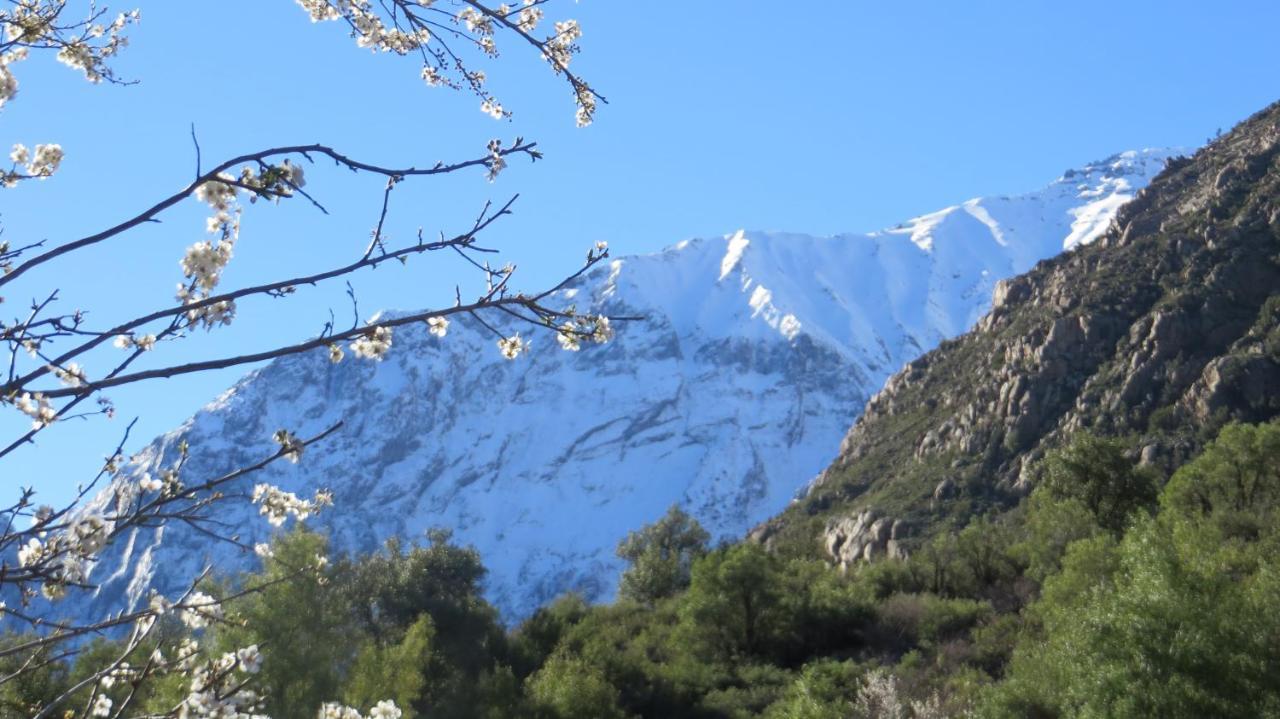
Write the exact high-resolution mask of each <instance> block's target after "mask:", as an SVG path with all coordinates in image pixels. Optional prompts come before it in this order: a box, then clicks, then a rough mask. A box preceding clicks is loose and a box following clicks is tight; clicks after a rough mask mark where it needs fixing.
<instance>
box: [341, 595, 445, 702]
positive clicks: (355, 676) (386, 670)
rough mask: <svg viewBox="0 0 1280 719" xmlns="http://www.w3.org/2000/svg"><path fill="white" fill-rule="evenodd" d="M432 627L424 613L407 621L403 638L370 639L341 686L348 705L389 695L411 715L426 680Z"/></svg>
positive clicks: (376, 699) (433, 633) (389, 697)
mask: <svg viewBox="0 0 1280 719" xmlns="http://www.w3.org/2000/svg"><path fill="white" fill-rule="evenodd" d="M434 635H435V627H434V626H433V625H432V623H431V616H430V615H427V614H424V615H422V616H421V617H419V618H418V620H417V621H415V622H414V623H413V624H411V625H409V629H408V631H406V632H405V634H404V638H403V639H401V640H400V641H399V642H397V643H395V644H392V645H389V646H387V645H382V644H379V643H378V642H377V641H376V640H372V639H370V640H369V641H367V642H366V643H365V646H364V647H363V648H362V649H361V650H360V653H359V654H358V655H357V656H356V660H355V664H353V665H352V667H351V671H350V674H349V675H348V677H347V681H346V686H345V688H344V690H343V693H342V694H343V701H345V702H346V703H347V704H348V705H350V706H357V707H364V706H373V705H375V704H377V703H378V702H379V701H382V700H384V699H392V700H394V701H395V703H396V706H398V707H400V708H401V709H402V710H404V712H405V714H404V719H413V716H414V711H413V706H414V705H415V704H416V703H417V702H418V700H419V699H420V698H421V696H422V690H423V687H424V685H425V684H426V679H425V678H424V677H423V674H422V672H423V670H424V669H425V668H426V667H427V666H428V664H429V663H430V661H431V638H432V637H433V636H434Z"/></svg>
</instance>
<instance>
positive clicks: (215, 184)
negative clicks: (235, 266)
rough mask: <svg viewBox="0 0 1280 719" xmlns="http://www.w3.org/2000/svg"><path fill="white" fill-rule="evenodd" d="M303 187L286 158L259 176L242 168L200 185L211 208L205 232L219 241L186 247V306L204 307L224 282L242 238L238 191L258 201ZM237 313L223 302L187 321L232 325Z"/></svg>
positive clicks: (196, 310)
mask: <svg viewBox="0 0 1280 719" xmlns="http://www.w3.org/2000/svg"><path fill="white" fill-rule="evenodd" d="M305 184H306V178H305V175H304V172H303V169H302V167H301V166H300V165H295V164H293V163H291V162H289V161H288V160H285V161H284V162H283V163H281V164H279V165H265V166H264V167H263V168H262V171H261V172H258V171H256V170H254V169H253V168H252V167H244V168H242V169H241V170H240V176H239V177H234V176H232V175H230V174H227V173H221V174H219V175H218V179H215V180H208V181H207V182H203V183H201V184H200V186H199V187H197V188H196V189H195V197H196V199H198V200H200V201H201V202H204V203H205V204H207V205H209V207H210V209H212V210H213V214H212V215H210V216H209V218H208V220H207V221H206V223H205V229H206V231H208V232H209V233H210V234H213V235H217V236H218V237H217V239H216V240H215V241H210V240H202V241H200V242H197V243H195V244H193V245H191V246H190V247H188V248H187V251H186V253H185V254H184V255H183V257H182V261H181V266H182V274H183V275H184V276H185V277H186V278H187V280H188V282H187V283H184V284H179V285H178V300H179V301H181V302H182V303H183V304H186V305H193V304H197V303H200V302H202V301H203V300H205V299H207V298H209V297H210V296H211V295H212V294H213V291H214V289H215V288H217V286H218V283H219V282H220V281H221V280H222V271H223V270H224V269H225V268H226V266H227V263H228V262H230V261H231V256H232V253H233V251H234V250H235V243H236V240H237V239H238V238H239V236H240V207H239V206H238V204H237V199H238V194H237V189H238V188H245V189H246V190H248V191H249V192H250V193H251V194H250V196H249V201H250V202H256V201H257V199H258V198H259V197H270V198H274V199H279V198H281V197H292V196H293V194H294V193H295V192H296V191H298V190H300V189H301V188H302V187H303V185H305ZM235 313H236V305H235V302H233V301H231V300H221V301H219V302H214V303H210V304H201V305H200V306H198V307H193V308H191V309H190V310H189V311H188V312H187V320H188V321H189V322H191V324H193V325H197V324H198V325H203V326H204V327H205V328H206V329H207V328H212V327H215V326H217V325H227V324H231V321H232V320H233V319H235Z"/></svg>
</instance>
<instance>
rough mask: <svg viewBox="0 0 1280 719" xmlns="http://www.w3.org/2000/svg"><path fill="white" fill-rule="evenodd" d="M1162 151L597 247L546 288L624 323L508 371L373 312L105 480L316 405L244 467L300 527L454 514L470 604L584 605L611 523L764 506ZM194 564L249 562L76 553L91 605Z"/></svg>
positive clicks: (1155, 162)
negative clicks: (469, 580) (372, 328)
mask: <svg viewBox="0 0 1280 719" xmlns="http://www.w3.org/2000/svg"><path fill="white" fill-rule="evenodd" d="M1167 155H1168V153H1165V152H1161V151H1144V152H1130V153H1125V154H1123V155H1119V156H1115V157H1112V158H1108V159H1107V160H1105V161H1103V162H1099V163H1094V164H1092V165H1089V166H1088V167H1085V168H1082V169H1080V170H1077V171H1074V172H1072V173H1070V174H1071V177H1070V178H1066V177H1064V178H1063V179H1061V180H1059V181H1057V182H1055V183H1053V184H1052V185H1050V186H1049V187H1048V188H1046V189H1044V190H1043V191H1040V192H1037V193H1032V194H1029V195H1024V196H1019V197H998V198H989V199H978V200H970V201H968V202H965V203H963V204H962V205H958V206H955V207H950V208H947V209H945V210H942V211H940V212H936V213H932V214H930V215H926V216H924V217H920V218H916V219H915V220H911V221H909V222H907V223H904V224H902V225H900V226H898V227H895V228H892V229H890V230H886V231H883V232H877V233H872V234H870V235H844V236H839V237H809V236H804V235H788V234H769V233H741V232H740V233H736V234H733V235H730V236H726V237H720V238H707V239H701V240H692V241H687V242H682V243H680V244H678V245H676V246H675V247H672V248H670V249H668V250H666V251H664V252H662V253H658V254H654V255H649V256H643V257H629V258H622V259H618V260H615V261H613V262H612V263H611V264H610V265H609V266H608V267H601V268H599V269H598V271H596V272H594V273H593V274H591V275H589V276H588V277H585V278H583V279H582V281H581V282H579V283H578V284H577V285H576V286H574V287H572V288H569V289H568V290H566V291H565V292H564V293H563V294H562V295H561V296H560V298H559V299H560V300H562V301H563V302H564V303H565V304H569V303H573V304H576V305H577V307H578V309H580V310H582V311H591V312H605V313H609V314H619V315H637V316H643V317H644V318H645V319H644V320H643V321H640V322H634V323H629V324H626V325H624V326H620V327H618V328H617V339H616V340H615V341H614V342H613V343H611V344H609V345H605V346H589V347H584V348H583V350H582V351H581V352H578V353H569V352H562V351H560V350H559V349H557V348H556V346H555V341H554V339H553V338H552V337H550V336H549V335H546V334H541V335H539V334H534V335H533V343H534V349H533V351H532V352H531V353H530V354H529V355H528V356H524V357H521V358H519V359H518V360H516V361H514V362H509V361H506V360H503V359H502V358H501V357H499V356H498V353H497V351H496V349H495V347H494V345H493V339H492V338H491V337H489V336H488V335H487V334H485V333H483V332H479V331H477V328H476V327H474V326H471V325H469V324H468V323H466V322H462V321H459V322H456V323H454V325H453V326H451V328H450V330H449V334H448V336H447V337H446V338H445V339H443V340H440V339H437V338H434V337H431V336H430V335H428V334H427V332H426V330H425V328H421V327H405V328H401V329H397V330H396V332H395V336H394V344H393V347H392V351H391V353H390V354H389V355H388V357H387V359H386V360H385V361H384V362H380V363H369V362H360V361H353V360H350V359H349V360H347V361H344V362H343V363H341V364H338V365H333V364H331V363H330V362H329V361H328V359H327V358H326V357H325V354H324V353H323V352H321V353H316V354H315V355H308V356H299V357H294V358H289V359H286V360H281V361H278V362H275V363H272V364H270V365H268V366H266V367H264V368H262V369H260V370H258V371H256V372H254V373H253V374H251V375H249V376H248V377H246V378H245V379H244V380H243V381H242V382H240V383H239V384H238V385H236V386H235V387H234V388H232V389H231V390H229V391H228V392H227V393H226V394H225V395H224V396H223V397H221V398H219V399H218V400H217V401H216V402H214V403H213V404H211V405H209V406H208V407H206V408H205V409H203V410H202V411H200V412H199V413H198V414H196V415H195V416H194V417H193V418H192V419H191V420H190V421H189V422H187V423H186V424H185V425H184V426H182V427H180V428H178V429H177V430H175V431H174V432H172V433H170V434H168V435H165V436H163V437H161V438H158V439H157V440H155V441H154V442H153V443H152V444H151V445H150V446H148V447H147V448H146V449H145V450H143V451H142V452H141V453H140V454H139V457H138V460H137V462H136V463H135V464H134V465H133V466H132V467H131V468H130V471H129V473H127V474H126V476H125V477H124V478H123V479H122V480H121V481H122V482H133V481H136V478H137V476H138V475H140V474H141V473H142V472H153V473H154V472H155V471H156V468H157V467H158V466H160V465H161V464H165V463H167V462H169V461H171V460H172V458H173V457H174V454H175V452H176V451H177V449H176V448H177V447H178V446H179V444H180V443H181V442H183V441H186V442H189V443H190V447H191V460H190V461H189V462H188V463H187V465H186V468H185V470H184V474H185V476H186V477H187V478H188V480H189V481H199V479H200V478H201V477H206V476H217V475H220V474H222V473H224V472H226V471H228V470H230V469H232V468H235V467H239V466H242V465H244V464H247V463H250V462H252V461H255V460H256V459H258V458H260V457H261V456H264V455H265V454H269V453H270V452H271V451H273V450H274V446H273V445H272V444H271V441H270V437H271V434H272V433H273V432H274V431H275V430H277V429H279V428H287V429H289V430H291V431H294V432H297V433H298V434H300V435H306V434H313V433H316V432H318V431H320V430H323V429H325V428H327V427H328V426H330V425H331V424H332V423H334V422H335V421H337V420H339V419H342V420H344V421H345V424H344V426H343V428H342V431H341V432H340V433H338V434H337V435H335V436H334V437H332V438H331V439H330V440H328V441H326V442H325V443H324V444H322V445H319V446H316V447H314V448H312V449H310V450H308V452H307V454H306V456H304V457H303V460H302V462H301V463H300V464H299V465H297V466H296V467H295V466H289V465H286V466H279V467H277V466H272V467H271V468H269V469H268V470H266V471H265V472H264V473H262V474H261V475H258V476H255V477H253V478H251V479H249V480H246V481H247V482H249V483H251V482H256V481H268V482H272V483H275V484H279V485H281V486H282V487H283V488H285V489H287V490H289V491H295V492H298V493H299V494H302V495H310V494H311V493H312V492H314V491H315V490H316V489H317V488H320V487H328V488H330V489H332V490H333V491H334V494H335V500H336V506H335V509H334V510H333V511H332V512H327V513H325V514H322V515H320V516H319V517H317V518H316V519H315V520H313V522H312V523H313V525H315V526H318V527H319V528H321V529H323V530H325V531H327V532H329V534H330V536H331V539H332V545H333V547H334V549H335V550H336V551H338V552H357V551H371V550H375V549H377V548H378V547H379V546H380V545H381V544H382V542H384V541H385V540H386V539H387V538H388V537H391V536H399V537H402V538H404V539H405V541H407V542H412V541H414V539H415V538H418V537H421V536H422V534H423V532H424V530H426V529H428V528H429V527H432V526H445V527H448V528H450V529H452V530H454V537H455V539H456V540H457V541H460V542H462V543H464V544H473V545H474V546H476V548H477V549H479V551H480V553H481V555H482V557H483V560H484V562H485V564H486V566H487V567H488V568H489V569H490V572H491V573H490V575H489V578H488V584H487V595H488V597H489V598H490V599H491V600H492V601H493V602H494V603H495V604H496V605H497V606H498V607H499V608H500V609H501V610H502V611H503V613H504V615H505V616H506V617H507V618H509V619H518V618H520V617H522V616H524V615H525V614H527V613H528V612H530V611H532V610H533V609H534V608H535V607H537V606H538V605H539V604H541V603H543V602H545V601H547V600H549V599H551V598H552V597H554V596H555V595H557V594H559V593H561V592H564V591H567V590H570V589H574V590H578V591H580V592H582V593H583V594H584V595H586V596H587V597H588V598H592V599H603V598H607V597H609V596H611V595H612V593H613V591H614V588H615V586H616V579H617V575H618V573H619V571H620V569H621V563H620V560H618V559H617V558H616V557H615V556H614V547H615V546H616V544H617V542H618V541H619V540H620V539H621V538H622V537H624V536H625V535H626V533H627V532H628V531H630V530H632V529H635V528H637V527H639V526H640V525H643V524H645V523H648V522H652V521H654V520H656V519H658V518H659V517H660V516H661V515H662V514H663V512H665V511H666V509H667V507H668V506H670V505H671V504H673V503H674V504H679V505H681V506H683V507H684V508H685V509H686V510H687V511H689V512H690V513H691V514H693V515H694V516H696V517H697V518H698V520H699V521H700V522H702V523H703V525H704V526H706V527H707V529H708V530H709V531H710V532H711V533H712V534H713V535H715V536H723V537H732V538H736V537H740V536H741V535H742V534H743V532H745V531H746V530H747V529H748V528H749V527H751V526H752V525H753V524H755V523H757V522H760V521H761V520H763V519H764V518H766V517H768V516H770V515H772V514H774V513H776V512H778V511H779V510H781V509H782V508H783V507H785V506H786V504H787V503H788V502H789V501H790V500H791V499H792V498H793V497H794V496H795V493H796V491H797V490H798V489H800V488H801V487H802V485H803V483H804V482H805V481H807V480H808V479H810V478H812V477H813V476H814V475H815V474H817V473H818V472H819V471H820V470H821V469H822V468H823V467H824V466H826V465H827V464H828V463H829V462H830V461H831V458H832V456H833V454H834V453H835V450H836V447H837V446H838V444H839V442H840V438H841V437H842V436H843V435H844V434H845V432H846V431H847V430H848V427H849V425H850V423H851V422H852V421H853V419H854V418H855V417H856V416H857V413H858V411H859V409H860V408H861V407H862V406H863V405H864V404H865V403H866V400H867V397H868V395H869V394H870V393H871V392H872V391H874V390H875V388H877V387H879V386H880V385H881V384H882V383H883V382H884V380H885V379H886V378H887V377H888V375H889V374H890V373H891V372H893V371H894V370H896V369H897V368H899V367H901V366H902V364H903V363H905V362H906V361H908V360H909V359H911V358H913V357H916V356H918V355H919V354H920V353H921V352H922V351H924V350H927V349H929V348H931V347H933V346H935V345H937V343H938V342H940V341H942V340H943V339H945V338H947V337H951V336H954V335H955V334H957V333H959V332H962V331H964V330H965V329H967V328H969V327H971V326H972V324H973V323H974V322H975V321H976V320H977V319H978V318H979V317H981V316H982V315H983V314H984V313H985V312H986V310H987V306H988V299H989V298H990V297H991V293H992V290H993V288H994V286H995V283H996V282H997V281H998V280H1000V279H1002V278H1006V277H1009V276H1011V275H1013V274H1015V273H1017V272H1021V271H1025V270H1026V269H1028V268H1029V267H1030V266H1031V265H1032V264H1033V263H1034V262H1035V261H1037V260H1039V259H1042V258H1044V257H1048V256H1052V255H1055V254H1057V253H1058V252H1060V251H1061V250H1062V249H1063V248H1064V247H1071V246H1074V245H1076V244H1078V243H1083V242H1088V241H1089V240H1091V239H1092V238H1094V237H1096V236H1097V235H1098V234H1099V233H1100V232H1101V231H1102V229H1103V228H1104V227H1105V224H1106V222H1107V221H1108V220H1109V219H1110V217H1111V216H1112V214H1113V213H1114V212H1115V210H1116V208H1117V207H1118V206H1119V205H1121V204H1122V203H1123V202H1124V201H1126V200H1127V199H1129V198H1130V197H1132V196H1133V193H1134V192H1135V191H1136V189H1137V188H1139V187H1141V186H1143V185H1145V183H1146V182H1147V181H1148V179H1149V178H1150V177H1151V176H1154V174H1155V173H1156V172H1157V171H1158V169H1159V168H1160V167H1162V166H1163V164H1164V160H1165V158H1166V157H1167ZM1010 297H1013V295H1010ZM491 321H493V322H497V321H498V320H494V319H491ZM523 329H525V330H526V334H528V332H527V329H528V328H523ZM939 441H940V442H950V441H953V440H952V438H951V436H950V435H946V436H942V435H939ZM926 451H932V450H926ZM118 486H119V485H117V487H118ZM230 489H231V491H241V490H243V491H245V493H246V494H247V493H248V488H247V487H232V488H230ZM112 491H114V490H112ZM111 497H112V492H111V491H108V492H107V493H104V494H103V495H102V496H101V497H100V498H99V500H98V501H99V502H101V503H107V502H110V501H111ZM226 511H227V514H226V515H225V516H223V517H222V519H223V520H225V521H226V522H228V523H229V524H231V525H234V526H236V527H238V528H241V537H240V539H241V541H242V542H244V543H246V544H250V545H251V544H253V543H254V542H258V541H263V540H264V539H266V535H267V533H268V532H269V530H270V528H269V527H268V526H267V525H266V524H265V523H264V522H262V521H260V520H259V518H258V517H257V516H256V509H255V508H254V507H251V506H247V505H242V504H232V505H227V507H226ZM886 521H888V520H886ZM873 524H874V522H873ZM885 527H887V530H886V529H885ZM876 531H877V532H878V534H876V535H875V536H876V537H878V539H875V541H873V542H868V541H862V540H855V544H856V543H857V542H858V541H861V545H860V546H861V549H860V550H859V551H861V552H862V553H864V554H865V553H867V552H868V551H870V553H871V554H872V555H876V554H879V553H884V554H888V553H891V552H894V553H896V552H898V551H900V549H899V548H897V547H898V545H897V544H896V542H897V541H898V540H897V539H895V533H894V531H893V527H892V523H889V524H882V525H881V528H880V529H877V530H876ZM886 531H887V535H884V536H883V537H881V534H883V533H884V532H886ZM852 546H854V545H853V544H850V545H849V547H847V548H846V551H849V548H851V547H852ZM206 559H208V560H211V561H212V562H213V563H214V564H215V565H216V566H218V567H219V568H221V569H224V570H229V569H237V568H243V567H246V566H251V565H252V564H253V563H254V560H253V558H252V557H251V556H246V555H245V554H241V553H238V552H235V551H234V549H233V548H231V547H229V546H221V545H217V544H211V543H210V542H209V540H208V539H207V538H206V537H204V536H203V535H200V534H198V533H196V532H192V531H184V528H183V527H181V526H173V527H170V528H169V531H167V532H166V533H164V534H163V535H162V534H160V533H158V532H154V531H149V530H147V531H144V530H138V531H137V532H136V533H135V534H134V536H132V537H131V538H130V539H129V541H127V542H125V543H122V544H121V545H120V546H119V547H117V548H116V549H115V553H114V554H111V555H108V556H107V557H106V558H105V560H104V561H103V562H102V563H101V564H100V565H99V566H98V567H97V568H96V569H95V574H94V576H95V579H97V580H99V581H102V582H103V588H102V590H101V593H100V596H99V597H98V601H100V602H102V603H104V606H106V607H111V608H117V607H119V606H121V604H125V605H127V604H129V603H131V602H137V601H140V600H141V599H142V598H143V597H145V595H146V592H147V591H148V589H149V588H150V587H155V588H158V589H160V590H161V591H165V592H172V591H174V590H175V589H176V588H177V587H178V586H180V585H181V583H182V582H183V581H184V580H185V578H186V577H190V576H193V575H195V574H196V573H197V572H198V570H199V567H200V566H202V565H203V563H204V562H205V561H206ZM122 597H123V598H124V599H125V601H124V602H121V601H120V600H121V598H122Z"/></svg>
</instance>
